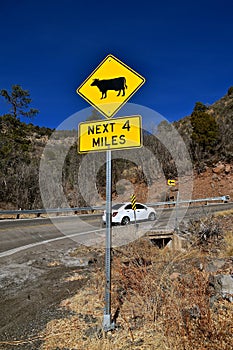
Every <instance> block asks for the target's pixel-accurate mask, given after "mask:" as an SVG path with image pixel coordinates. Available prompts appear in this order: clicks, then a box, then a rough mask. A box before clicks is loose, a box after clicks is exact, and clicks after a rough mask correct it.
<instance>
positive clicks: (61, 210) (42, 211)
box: [0, 195, 230, 219]
mask: <svg viewBox="0 0 233 350" xmlns="http://www.w3.org/2000/svg"><path fill="white" fill-rule="evenodd" d="M229 200H230V196H228V195H226V196H221V197H212V198H201V199H190V200H179V202H178V204H179V206H180V204H191V203H198V202H205V203H206V205H208V203H209V202H214V201H222V202H224V203H227V202H228V201H229ZM176 204H177V202H176V201H169V202H156V203H147V205H149V206H152V207H159V206H165V205H168V206H171V205H176ZM99 210H105V206H94V207H75V208H48V209H24V210H0V216H1V215H11V216H12V215H16V219H19V218H20V215H25V214H35V215H36V216H37V217H40V215H41V214H57V215H58V214H61V213H73V214H78V212H82V211H91V212H93V211H99Z"/></svg>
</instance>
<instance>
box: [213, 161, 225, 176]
mask: <svg viewBox="0 0 233 350" xmlns="http://www.w3.org/2000/svg"><path fill="white" fill-rule="evenodd" d="M224 171H225V165H224V164H222V163H220V164H219V165H217V166H216V167H215V168H213V172H214V173H215V174H221V173H223V172H224Z"/></svg>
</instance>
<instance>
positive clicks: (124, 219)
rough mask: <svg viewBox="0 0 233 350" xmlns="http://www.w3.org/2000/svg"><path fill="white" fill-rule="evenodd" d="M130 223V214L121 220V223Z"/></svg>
mask: <svg viewBox="0 0 233 350" xmlns="http://www.w3.org/2000/svg"><path fill="white" fill-rule="evenodd" d="M129 223H130V219H129V217H128V216H124V217H123V219H122V220H121V225H128V224H129Z"/></svg>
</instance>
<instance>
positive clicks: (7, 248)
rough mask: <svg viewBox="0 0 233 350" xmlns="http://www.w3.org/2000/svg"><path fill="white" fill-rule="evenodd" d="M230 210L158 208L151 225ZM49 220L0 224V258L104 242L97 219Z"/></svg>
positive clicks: (220, 206) (214, 207) (218, 207)
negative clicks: (45, 247) (64, 243)
mask: <svg viewBox="0 0 233 350" xmlns="http://www.w3.org/2000/svg"><path fill="white" fill-rule="evenodd" d="M229 208H233V203H225V204H223V203H221V204H211V205H208V206H190V207H189V208H179V209H178V210H177V211H176V210H175V209H174V208H170V209H166V210H161V209H158V210H157V211H158V215H159V219H158V220H157V221H156V222H155V223H154V224H153V229H155V230H164V229H166V230H168V229H173V228H174V225H175V224H176V220H177V219H178V221H179V218H180V217H182V218H183V220H188V219H189V218H194V217H201V216H203V215H207V214H210V213H212V212H216V211H220V210H227V209H229ZM52 221H53V222H52ZM52 221H51V220H50V219H44V218H36V219H19V220H2V221H0V258H1V257H3V256H7V255H12V254H14V253H15V252H19V251H21V250H25V249H28V248H31V247H36V246H39V245H41V244H47V243H51V242H54V243H55V242H58V241H61V240H67V239H72V240H76V241H77V240H78V242H79V243H82V244H86V243H87V241H88V244H87V245H92V243H93V242H100V241H102V242H103V240H104V234H105V230H104V229H102V227H101V217H100V216H99V217H96V216H94V217H93V216H91V215H90V217H89V218H87V217H83V219H82V220H80V217H78V216H66V217H55V218H53V219H52ZM146 225H147V224H145V223H143V224H140V227H141V228H142V230H144V231H145V230H146V229H147V228H148V229H150V228H151V223H149V224H148V225H147V226H146ZM123 229H125V228H122V227H120V228H116V229H115V235H119V232H120V230H123ZM64 233H65V235H64ZM130 234H131V233H130Z"/></svg>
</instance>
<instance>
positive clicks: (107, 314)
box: [103, 149, 115, 332]
mask: <svg viewBox="0 0 233 350" xmlns="http://www.w3.org/2000/svg"><path fill="white" fill-rule="evenodd" d="M111 158H112V157H111V150H110V149H109V150H107V151H106V246H105V267H106V268H105V281H106V284H105V307H104V320H103V329H104V331H105V332H108V331H110V330H112V329H114V328H115V324H114V322H112V316H111V247H112V242H111V239H112V227H111V226H112V166H111V161H112V159H111Z"/></svg>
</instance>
